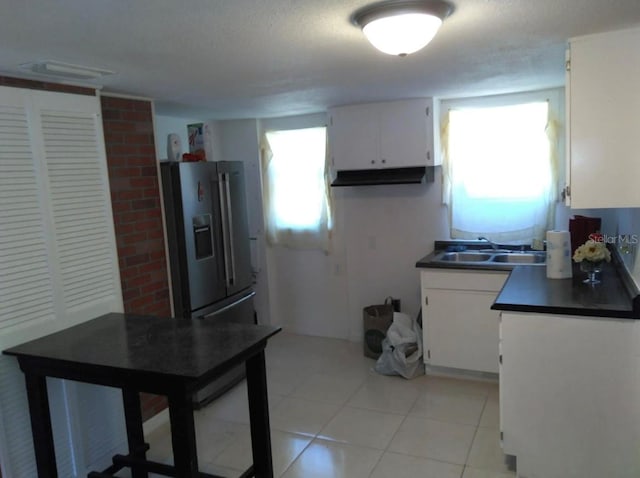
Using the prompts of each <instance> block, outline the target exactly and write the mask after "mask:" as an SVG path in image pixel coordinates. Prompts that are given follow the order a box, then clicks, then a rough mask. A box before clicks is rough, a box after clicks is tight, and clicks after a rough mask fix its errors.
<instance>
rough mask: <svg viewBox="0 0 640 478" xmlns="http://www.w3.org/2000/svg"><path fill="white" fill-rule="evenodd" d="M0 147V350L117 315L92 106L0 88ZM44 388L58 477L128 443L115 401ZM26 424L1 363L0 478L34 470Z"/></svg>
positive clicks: (113, 394)
mask: <svg viewBox="0 0 640 478" xmlns="http://www.w3.org/2000/svg"><path fill="white" fill-rule="evenodd" d="M0 145H2V146H1V147H0V211H1V213H0V243H1V244H2V246H1V247H0V264H1V267H0V270H2V274H1V280H0V298H1V299H0V350H3V349H5V348H9V347H12V346H15V345H18V344H20V343H22V342H25V341H27V340H33V339H37V338H39V337H42V336H44V335H47V334H49V333H53V332H56V331H58V330H62V329H65V328H68V327H71V326H74V325H77V324H80V323H82V322H85V321H87V320H90V319H91V318H94V317H98V316H100V315H102V314H106V313H108V312H121V311H122V310H123V304H122V291H121V286H120V280H119V279H120V273H119V268H118V256H117V252H116V241H115V233H114V226H113V213H112V210H111V201H110V193H109V180H108V173H107V162H106V158H105V150H104V133H103V131H102V120H101V111H100V102H99V100H98V99H97V98H96V97H94V96H81V95H72V94H64V93H54V92H45V91H34V90H23V89H18V88H9V87H0ZM113 346H114V347H116V346H117V344H113ZM47 382H48V385H49V401H50V406H51V414H52V423H53V434H54V437H55V441H56V445H57V447H56V451H58V452H59V453H56V458H57V462H58V471H59V473H60V476H79V475H83V474H84V475H86V473H87V471H84V470H83V469H84V468H85V465H86V466H90V465H94V464H95V463H97V462H100V463H104V459H105V458H106V459H108V456H104V455H103V453H107V452H108V451H109V450H113V449H116V448H117V447H119V446H121V445H122V443H123V440H125V439H126V435H125V433H124V432H125V431H124V429H123V427H121V426H119V425H117V423H119V421H118V419H119V418H120V416H121V415H122V396H121V394H119V393H117V390H114V389H110V388H106V387H98V386H94V385H85V384H77V383H75V382H72V381H66V380H65V381H61V380H57V379H50V380H47ZM70 403H71V404H72V405H71V406H70ZM28 421H29V412H28V406H27V399H26V389H25V387H24V376H23V374H22V373H21V372H20V370H19V368H18V364H17V362H16V360H15V359H14V358H13V357H8V356H0V422H1V423H2V426H0V456H2V471H3V474H4V476H16V477H17V476H36V474H37V473H36V464H35V461H34V456H33V454H32V446H33V443H32V437H31V430H30V429H29V427H28V426H25V424H26V423H28ZM106 429H108V430H109V433H108V434H105V433H101V432H102V431H104V430H106ZM109 455H110V454H109ZM94 460H95V461H94ZM100 460H102V461H100Z"/></svg>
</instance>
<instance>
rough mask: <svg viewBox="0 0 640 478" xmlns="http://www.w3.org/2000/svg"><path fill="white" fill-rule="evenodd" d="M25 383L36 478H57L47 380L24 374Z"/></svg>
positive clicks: (27, 373)
mask: <svg viewBox="0 0 640 478" xmlns="http://www.w3.org/2000/svg"><path fill="white" fill-rule="evenodd" d="M25 382H26V385H27V397H28V399H29V415H30V417H31V433H32V435H33V447H34V450H35V455H36V468H37V470H38V478H57V477H58V470H57V465H56V453H55V448H54V445H53V429H52V427H51V412H50V410H49V396H48V395H47V378H46V377H44V376H41V375H35V374H32V373H29V372H25Z"/></svg>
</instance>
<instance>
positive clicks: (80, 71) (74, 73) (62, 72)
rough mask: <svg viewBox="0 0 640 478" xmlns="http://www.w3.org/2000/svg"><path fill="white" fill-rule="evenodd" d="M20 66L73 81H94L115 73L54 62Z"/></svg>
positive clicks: (48, 61)
mask: <svg viewBox="0 0 640 478" xmlns="http://www.w3.org/2000/svg"><path fill="white" fill-rule="evenodd" d="M20 66H21V67H22V68H25V69H28V70H31V71H33V72H34V73H38V74H41V75H48V76H57V77H60V78H71V79H74V80H95V79H97V78H101V77H103V76H107V75H113V74H114V73H115V72H113V71H111V70H105V69H102V68H93V67H91V66H82V65H74V64H72V63H63V62H61V61H55V60H47V61H42V62H38V63H25V64H23V65H20Z"/></svg>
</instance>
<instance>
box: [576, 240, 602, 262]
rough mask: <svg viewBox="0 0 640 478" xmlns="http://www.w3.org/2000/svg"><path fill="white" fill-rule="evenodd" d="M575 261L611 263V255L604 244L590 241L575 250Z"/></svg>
mask: <svg viewBox="0 0 640 478" xmlns="http://www.w3.org/2000/svg"><path fill="white" fill-rule="evenodd" d="M573 260H574V261H575V262H582V261H589V262H602V261H607V262H609V261H611V253H610V252H609V249H607V245H606V244H605V243H604V242H599V241H594V240H592V239H589V240H588V241H587V242H585V243H584V244H582V245H581V246H580V247H578V248H577V249H576V250H575V252H574V253H573Z"/></svg>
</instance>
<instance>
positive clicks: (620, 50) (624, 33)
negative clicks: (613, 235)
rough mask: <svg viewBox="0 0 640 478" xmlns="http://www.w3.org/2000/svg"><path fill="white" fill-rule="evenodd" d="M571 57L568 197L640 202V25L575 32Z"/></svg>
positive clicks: (576, 203)
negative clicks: (592, 32)
mask: <svg viewBox="0 0 640 478" xmlns="http://www.w3.org/2000/svg"><path fill="white" fill-rule="evenodd" d="M569 58H570V62H569V68H568V73H567V120H568V121H567V125H568V128H567V131H568V142H567V144H568V148H567V149H568V159H567V165H568V170H567V181H568V185H569V186H570V190H569V198H568V199H569V203H570V205H571V207H572V208H574V209H575V208H614V207H638V206H640V188H638V186H637V182H638V178H639V177H640V161H638V151H640V134H639V130H638V125H639V124H640V92H639V90H638V88H639V85H640V29H638V28H636V29H632V30H621V31H615V32H608V33H602V34H597V35H590V36H585V37H579V38H574V39H572V40H571V43H570V51H569Z"/></svg>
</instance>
